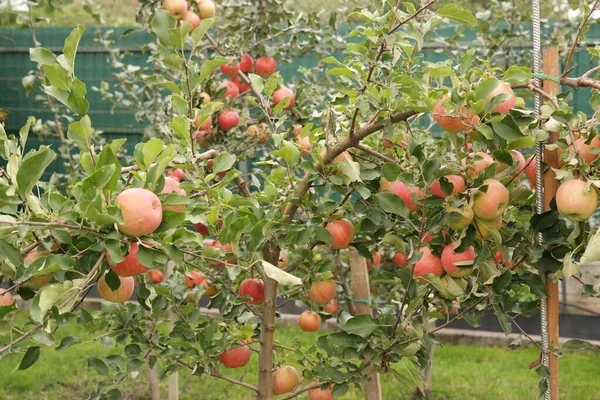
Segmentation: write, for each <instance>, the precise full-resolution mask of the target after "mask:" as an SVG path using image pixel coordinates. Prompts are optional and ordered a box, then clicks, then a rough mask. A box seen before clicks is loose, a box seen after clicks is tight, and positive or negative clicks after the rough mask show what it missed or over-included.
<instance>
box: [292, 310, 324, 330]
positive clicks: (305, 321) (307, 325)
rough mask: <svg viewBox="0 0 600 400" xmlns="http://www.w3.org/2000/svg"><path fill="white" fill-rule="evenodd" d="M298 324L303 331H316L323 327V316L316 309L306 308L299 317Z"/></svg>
mask: <svg viewBox="0 0 600 400" xmlns="http://www.w3.org/2000/svg"><path fill="white" fill-rule="evenodd" d="M298 325H300V329H302V330H303V331H306V332H314V331H316V330H318V329H319V328H320V327H321V316H320V315H319V314H318V313H316V312H314V311H310V310H306V311H304V312H303V313H302V314H300V317H298Z"/></svg>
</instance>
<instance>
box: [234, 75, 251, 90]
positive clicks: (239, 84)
mask: <svg viewBox="0 0 600 400" xmlns="http://www.w3.org/2000/svg"><path fill="white" fill-rule="evenodd" d="M231 82H233V83H235V85H236V86H237V87H238V90H239V92H240V93H244V92H247V91H248V89H250V85H248V84H247V83H246V82H242V81H240V77H239V76H236V77H235V78H233V79H232V80H231Z"/></svg>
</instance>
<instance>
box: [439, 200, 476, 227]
mask: <svg viewBox="0 0 600 400" xmlns="http://www.w3.org/2000/svg"><path fill="white" fill-rule="evenodd" d="M474 217H475V214H474V213H473V209H472V208H471V207H468V206H467V205H465V208H464V209H460V208H456V207H452V206H448V207H446V225H448V226H449V227H450V228H452V229H466V228H467V227H468V226H469V225H470V224H471V222H473V218H474Z"/></svg>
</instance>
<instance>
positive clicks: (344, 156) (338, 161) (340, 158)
mask: <svg viewBox="0 0 600 400" xmlns="http://www.w3.org/2000/svg"><path fill="white" fill-rule="evenodd" d="M326 153H327V150H326V149H323V150H321V158H324V157H325V154H326ZM345 159H348V160H352V156H351V155H350V153H348V152H347V151H343V152H342V153H340V154H339V155H338V156H336V157H335V158H334V159H333V160H331V164H333V165H337V164H341V163H343V162H344V160H345ZM335 173H336V174H341V173H342V167H341V166H338V168H337V170H336V171H335Z"/></svg>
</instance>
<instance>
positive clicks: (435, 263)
mask: <svg viewBox="0 0 600 400" xmlns="http://www.w3.org/2000/svg"><path fill="white" fill-rule="evenodd" d="M419 251H420V252H421V253H423V254H422V255H421V258H420V259H419V261H417V263H416V264H415V266H414V268H413V274H415V276H418V277H421V276H423V275H425V274H433V275H435V276H441V275H442V272H443V268H442V260H441V259H440V258H439V257H437V256H435V255H433V253H432V252H431V249H430V248H429V247H421V248H420V249H419ZM419 280H421V281H422V282H425V279H422V278H419Z"/></svg>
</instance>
